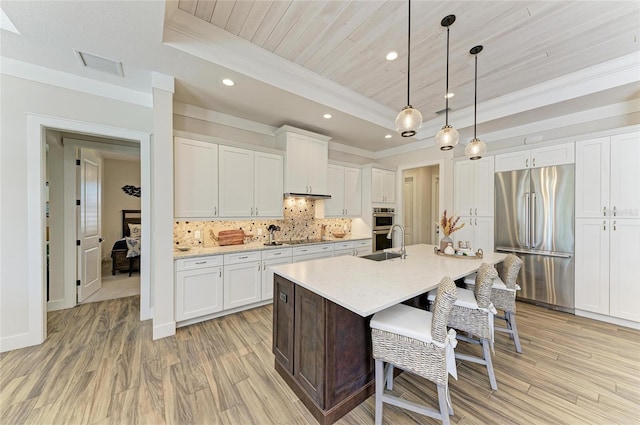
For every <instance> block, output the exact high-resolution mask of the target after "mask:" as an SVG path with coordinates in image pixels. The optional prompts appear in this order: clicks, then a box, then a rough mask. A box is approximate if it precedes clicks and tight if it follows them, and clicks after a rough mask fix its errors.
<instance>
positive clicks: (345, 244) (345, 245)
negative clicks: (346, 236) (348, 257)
mask: <svg viewBox="0 0 640 425" xmlns="http://www.w3.org/2000/svg"><path fill="white" fill-rule="evenodd" d="M354 246H355V242H353V241H348V242H336V243H335V244H334V249H335V250H336V251H337V250H339V249H349V248H353V247H354Z"/></svg>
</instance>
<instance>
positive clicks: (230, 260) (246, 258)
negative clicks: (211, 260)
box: [224, 251, 261, 266]
mask: <svg viewBox="0 0 640 425" xmlns="http://www.w3.org/2000/svg"><path fill="white" fill-rule="evenodd" d="M260 259H261V258H260V251H250V252H239V253H237V254H225V255H224V265H225V266H227V265H229V264H238V263H247V262H251V261H259V260H260Z"/></svg>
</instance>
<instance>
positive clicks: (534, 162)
mask: <svg viewBox="0 0 640 425" xmlns="http://www.w3.org/2000/svg"><path fill="white" fill-rule="evenodd" d="M533 166H534V167H535V166H536V159H535V158H533Z"/></svg>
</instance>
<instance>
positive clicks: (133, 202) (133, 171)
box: [102, 158, 148, 260]
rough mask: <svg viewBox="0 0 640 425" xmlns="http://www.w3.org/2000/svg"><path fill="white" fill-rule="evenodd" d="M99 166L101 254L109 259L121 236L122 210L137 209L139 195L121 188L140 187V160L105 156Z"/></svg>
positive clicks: (138, 206)
mask: <svg viewBox="0 0 640 425" xmlns="http://www.w3.org/2000/svg"><path fill="white" fill-rule="evenodd" d="M102 168H103V174H102V239H103V242H102V258H103V259H104V260H110V259H111V248H112V247H113V244H114V243H115V241H117V240H118V239H121V238H122V210H139V209H140V198H136V197H135V196H131V195H127V194H126V193H125V192H124V191H123V190H122V187H123V186H125V185H132V186H136V187H140V161H139V160H131V161H129V160H118V159H108V158H105V159H104V160H103V162H102ZM147 189H148V188H147Z"/></svg>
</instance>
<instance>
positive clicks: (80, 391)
mask: <svg viewBox="0 0 640 425" xmlns="http://www.w3.org/2000/svg"><path fill="white" fill-rule="evenodd" d="M138 305H139V298H138V297H130V298H121V299H117V300H110V301H102V302H97V303H91V304H85V305H81V306H78V307H76V308H74V309H70V310H64V311H59V312H53V313H50V314H49V319H48V320H49V325H48V326H49V337H48V339H47V341H46V342H45V343H44V344H42V345H40V346H37V347H31V348H26V349H21V350H16V351H12V352H8V353H4V354H2V355H1V356H0V389H1V390H0V424H3V425H13V424H55V425H57V424H65V425H66V424H69V425H71V424H132V425H133V424H152V425H161V424H234V425H244V424H259V425H262V424H287V425H294V424H314V423H316V422H315V421H314V419H313V418H312V416H311V415H310V414H309V413H308V412H307V410H306V409H305V407H304V406H303V405H302V404H301V403H300V401H299V400H298V399H297V398H296V396H295V395H294V394H293V392H292V391H290V390H289V388H288V387H287V386H286V385H285V384H284V382H283V381H282V379H280V377H279V376H278V375H277V374H276V373H275V371H274V369H273V361H274V359H273V355H272V354H271V311H272V310H271V307H270V306H267V307H262V308H258V309H254V310H250V311H246V312H243V313H240V314H236V315H232V316H227V317H224V318H220V319H216V320H211V321H208V322H206V323H200V324H196V325H192V326H188V327H185V328H181V329H178V331H177V334H176V335H175V336H174V337H171V338H165V339H162V340H158V341H152V340H151V334H152V332H151V322H150V321H146V322H139V321H138V317H139V311H138ZM518 308H519V310H518V324H519V328H520V335H521V340H522V345H523V351H524V353H523V354H521V355H519V354H515V352H514V350H513V345H512V344H511V342H510V341H509V340H508V338H507V336H506V335H505V334H502V333H498V334H497V335H496V338H497V340H496V344H495V347H496V348H495V356H494V365H495V368H496V375H497V379H498V386H499V390H498V391H491V390H490V388H489V383H488V380H487V377H486V374H485V372H484V370H483V369H482V368H481V367H480V366H478V365H469V364H466V363H464V364H462V363H459V367H458V375H459V380H457V381H456V380H451V381H450V388H451V398H452V402H453V406H454V409H455V416H453V417H452V423H454V424H465V425H467V424H598V425H603V424H625V425H626V424H637V423H640V407H639V406H640V332H637V331H633V330H630V329H626V328H621V327H617V326H613V325H608V324H604V323H600V322H596V321H593V320H589V319H584V318H579V317H575V316H572V315H568V314H564V313H558V312H554V311H549V310H546V309H543V308H540V307H535V306H531V305H527V304H519V306H518ZM463 345H465V344H463V343H461V344H460V345H459V346H458V347H459V349H460V350H461V351H462V350H470V351H474V350H476V349H479V347H475V346H474V347H471V348H468V349H465V348H463ZM405 375H407V374H406V373H405V374H403V375H401V376H400V377H398V378H397V379H396V384H395V391H397V392H398V393H401V394H404V395H405V396H406V397H407V398H409V399H418V398H421V399H425V400H428V401H432V402H433V403H434V405H435V403H436V402H435V400H436V399H435V396H436V393H435V388H434V386H433V385H432V384H431V383H429V382H426V381H423V380H422V379H420V378H416V377H413V376H405ZM373 409H374V398H373V396H372V397H370V398H369V399H368V400H367V401H365V402H364V403H362V404H361V405H360V406H359V407H357V408H356V409H355V410H353V411H352V412H351V413H349V414H348V415H347V416H345V417H344V418H342V419H341V420H340V421H339V422H338V424H341V425H347V424H353V425H357V424H373ZM384 423H385V424H394V425H395V424H398V425H400V424H432V423H438V422H436V421H434V420H432V419H430V418H427V417H424V416H420V415H417V414H413V413H407V412H405V411H403V410H400V409H397V408H395V407H393V406H385V415H384Z"/></svg>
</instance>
